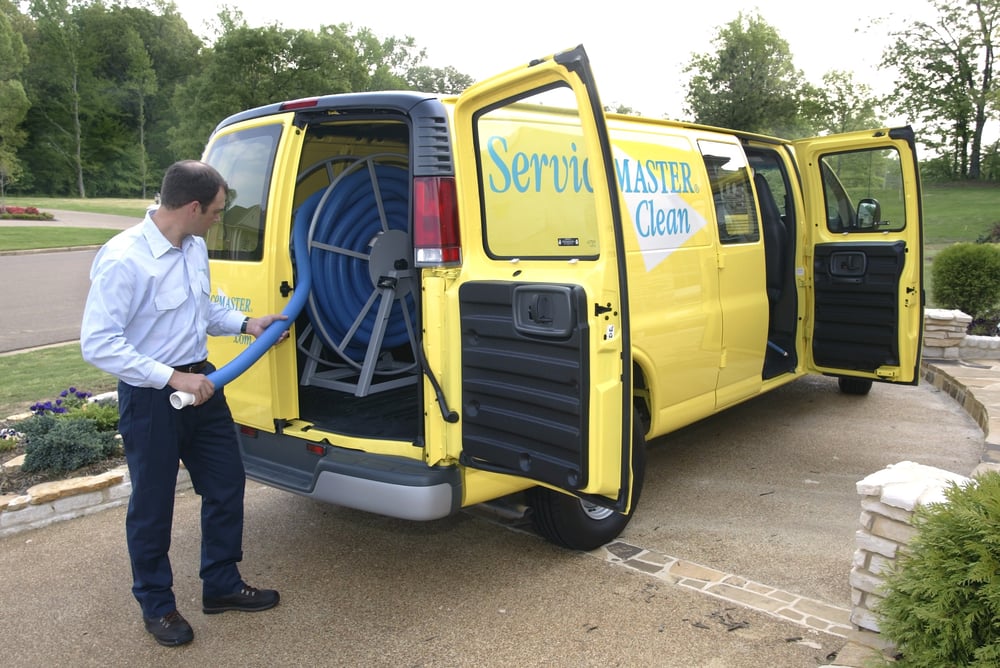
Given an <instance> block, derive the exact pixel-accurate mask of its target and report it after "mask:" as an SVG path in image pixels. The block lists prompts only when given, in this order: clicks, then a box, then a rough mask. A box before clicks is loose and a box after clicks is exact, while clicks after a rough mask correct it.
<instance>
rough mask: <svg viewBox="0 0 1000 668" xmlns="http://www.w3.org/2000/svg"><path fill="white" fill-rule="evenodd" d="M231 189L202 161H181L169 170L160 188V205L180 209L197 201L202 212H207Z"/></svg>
mask: <svg viewBox="0 0 1000 668" xmlns="http://www.w3.org/2000/svg"><path fill="white" fill-rule="evenodd" d="M220 188H221V189H222V190H223V192H225V191H226V190H228V189H229V186H228V185H227V184H226V180H225V179H224V178H222V174H219V172H218V171H217V170H216V169H215V167H212V166H211V165H209V164H208V163H204V162H201V161H200V160H181V161H179V162H175V163H174V164H172V165H170V167H168V168H167V171H166V173H165V174H164V175H163V184H162V185H161V186H160V205H161V206H164V207H166V208H168V209H179V208H180V207H182V206H184V205H185V204H187V203H188V202H192V201H197V202H198V203H199V204H201V210H202V211H207V210H208V207H209V206H211V204H212V202H213V201H215V198H216V196H218V194H219V189H220Z"/></svg>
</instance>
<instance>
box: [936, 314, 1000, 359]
mask: <svg viewBox="0 0 1000 668" xmlns="http://www.w3.org/2000/svg"><path fill="white" fill-rule="evenodd" d="M971 322H972V316H971V315H967V314H965V313H962V312H961V311H958V310H947V309H933V308H929V309H926V310H924V357H925V358H927V359H944V360H957V359H961V358H962V348H963V345H964V344H965V340H966V338H967V337H966V331H967V330H968V328H969V324H970V323H971ZM976 338H995V337H976ZM998 353H1000V350H998ZM971 359H978V358H975V357H972V358H971Z"/></svg>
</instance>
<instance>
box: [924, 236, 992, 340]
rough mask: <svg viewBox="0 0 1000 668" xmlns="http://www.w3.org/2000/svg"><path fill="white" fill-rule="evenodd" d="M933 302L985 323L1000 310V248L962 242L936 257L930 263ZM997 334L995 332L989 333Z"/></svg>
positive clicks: (940, 306)
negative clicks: (999, 308)
mask: <svg viewBox="0 0 1000 668" xmlns="http://www.w3.org/2000/svg"><path fill="white" fill-rule="evenodd" d="M931 282H932V284H933V286H934V287H933V291H934V303H935V304H937V305H938V307H939V308H949V309H959V310H961V311H962V312H963V313H966V314H968V315H971V316H972V318H973V321H974V322H975V321H976V320H977V319H978V320H980V321H984V320H986V319H988V318H990V317H991V315H995V314H996V312H997V310H998V307H1000V248H998V247H997V246H995V245H993V244H973V243H960V244H954V245H953V246H949V247H947V248H945V249H943V250H941V252H939V253H938V254H937V256H935V258H934V262H933V263H932V264H931ZM988 333H989V334H995V333H996V332H995V328H994V331H991V332H988Z"/></svg>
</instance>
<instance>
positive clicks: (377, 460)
mask: <svg viewBox="0 0 1000 668" xmlns="http://www.w3.org/2000/svg"><path fill="white" fill-rule="evenodd" d="M238 438H239V441H240V448H241V450H242V453H243V466H244V468H245V469H246V474H247V477H248V478H250V479H252V480H256V481H257V482H260V483H263V484H265V485H268V486H270V487H277V488H278V489H283V490H286V491H289V492H294V493H295V494H299V495H302V496H306V497H309V498H311V499H316V500H317V501H323V502H324V503H330V504H334V505H338V506H345V507H347V508H356V509H358V510H364V511H367V512H371V513H378V514H379V515H385V516H387V517H398V518H400V519H405V520H436V519H441V518H442V517H447V516H449V515H453V514H455V513H456V512H458V511H459V509H460V508H461V503H462V483H461V475H460V474H459V471H458V469H457V468H455V467H453V466H449V467H430V466H427V465H425V464H424V463H423V462H420V461H417V460H413V459H407V458H405V457H392V456H388V455H373V454H369V453H365V452H359V451H357V450H346V449H343V448H337V447H334V446H329V445H328V446H326V454H325V455H324V456H322V457H320V456H317V455H314V454H312V453H309V452H308V451H306V449H305V446H306V443H305V442H304V441H302V440H300V439H297V438H293V437H290V436H282V435H280V434H268V433H262V432H258V433H257V435H256V436H254V437H248V436H245V435H243V434H239V433H238Z"/></svg>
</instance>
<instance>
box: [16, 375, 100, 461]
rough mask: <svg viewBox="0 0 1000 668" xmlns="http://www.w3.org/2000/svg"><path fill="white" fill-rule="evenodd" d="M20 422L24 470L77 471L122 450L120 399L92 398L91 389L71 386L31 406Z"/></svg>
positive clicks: (17, 425)
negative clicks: (29, 414) (52, 397)
mask: <svg viewBox="0 0 1000 668" xmlns="http://www.w3.org/2000/svg"><path fill="white" fill-rule="evenodd" d="M31 413H32V415H31V417H30V418H27V419H25V420H22V421H20V422H18V423H17V424H16V425H15V427H16V428H17V430H18V431H19V432H21V440H22V442H23V443H24V465H23V466H22V467H21V470H22V471H25V472H33V471H43V470H50V471H56V472H63V471H74V470H76V469H78V468H81V467H83V466H87V465H89V464H94V463H96V462H99V461H101V460H102V459H107V458H109V457H113V456H115V455H116V454H118V450H119V445H118V441H117V439H116V438H115V435H116V432H117V429H118V402H117V401H116V400H114V399H102V400H99V401H92V400H91V394H90V392H85V391H83V390H78V389H77V388H75V387H69V388H67V389H65V390H63V391H62V392H60V393H59V396H58V397H56V399H54V400H48V401H39V402H36V403H35V404H34V405H33V406H31Z"/></svg>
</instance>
